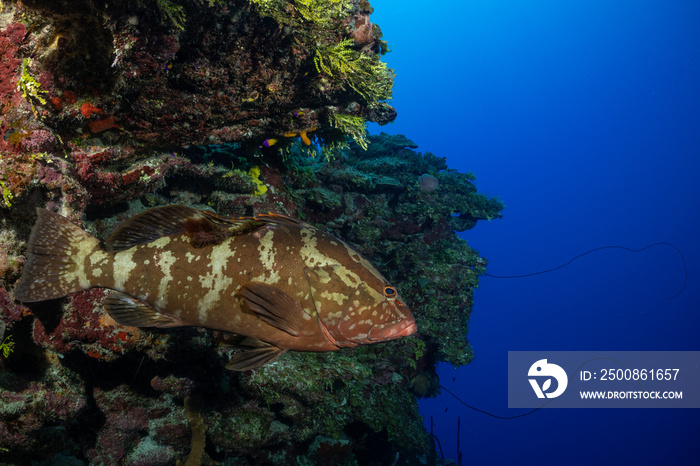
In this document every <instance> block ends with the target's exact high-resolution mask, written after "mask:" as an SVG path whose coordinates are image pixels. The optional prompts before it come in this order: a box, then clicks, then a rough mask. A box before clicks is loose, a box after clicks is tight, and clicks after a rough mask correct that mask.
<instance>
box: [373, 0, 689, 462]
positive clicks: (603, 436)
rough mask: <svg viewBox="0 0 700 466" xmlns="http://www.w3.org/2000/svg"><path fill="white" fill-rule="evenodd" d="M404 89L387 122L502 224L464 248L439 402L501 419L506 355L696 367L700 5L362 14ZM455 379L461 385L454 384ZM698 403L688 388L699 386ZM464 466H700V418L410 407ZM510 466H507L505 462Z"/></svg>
mask: <svg viewBox="0 0 700 466" xmlns="http://www.w3.org/2000/svg"><path fill="white" fill-rule="evenodd" d="M372 5H373V6H374V8H375V12H374V14H373V15H372V20H373V22H375V23H377V24H379V25H380V26H381V28H382V30H383V32H384V35H385V38H386V39H387V40H388V42H389V46H390V48H391V49H392V50H393V51H392V53H390V54H388V55H387V56H386V57H385V59H386V60H387V61H388V63H389V64H390V66H392V67H393V68H394V69H395V70H396V72H397V78H396V85H395V94H394V101H393V104H394V105H395V106H396V108H397V109H398V112H399V117H398V118H397V120H396V122H395V123H394V124H392V125H390V126H385V127H382V128H379V127H377V126H376V125H375V126H372V127H371V131H372V132H373V133H376V132H378V131H386V132H389V133H391V134H395V133H400V134H405V135H406V136H408V137H409V138H410V139H412V140H413V141H415V142H416V143H417V144H419V146H420V147H419V150H421V151H430V152H433V153H435V154H437V155H439V156H444V157H447V158H448V163H449V165H450V166H451V167H452V168H456V169H459V170H460V171H469V172H472V173H474V174H475V175H476V177H477V186H478V188H479V190H480V191H481V192H483V193H487V194H490V195H497V196H499V197H500V198H501V199H502V200H503V201H504V202H505V204H506V205H507V208H506V209H505V210H504V212H503V215H504V217H503V219H500V220H494V221H491V222H480V223H479V224H478V225H477V226H476V227H475V228H474V229H473V230H471V231H468V232H465V233H464V234H462V237H463V238H464V239H465V240H466V241H467V242H468V243H469V245H470V246H471V247H473V248H475V249H477V250H478V251H479V252H480V254H481V255H482V256H484V257H485V258H487V259H488V260H489V267H488V270H489V272H490V273H492V274H499V275H509V274H519V273H528V272H533V271H537V270H540V269H547V268H550V267H553V266H557V265H559V264H561V263H563V262H566V261H567V260H569V259H570V258H571V257H573V256H575V255H577V254H579V253H581V252H584V251H586V250H588V249H591V248H595V247H599V246H605V245H611V244H618V245H623V246H626V247H630V248H641V247H643V246H646V245H648V244H650V243H654V242H657V241H668V242H671V243H673V244H675V245H677V246H678V247H679V248H680V249H681V250H682V251H683V253H684V255H685V259H686V261H687V265H688V283H687V285H686V288H685V291H684V292H683V293H682V294H681V295H680V296H678V297H677V298H675V299H673V300H669V299H668V298H669V297H670V296H672V295H673V294H674V293H676V291H677V290H678V289H679V287H680V286H681V284H682V282H683V277H684V275H683V269H682V263H681V261H680V259H679V256H678V254H677V253H676V252H675V251H674V250H673V249H671V248H668V247H663V246H661V247H655V248H652V249H650V250H647V251H645V252H641V253H637V254H633V253H628V252H624V251H618V250H607V251H601V252H598V253H595V254H590V255H588V256H586V257H584V258H582V259H579V260H578V261H576V262H574V263H573V264H571V265H570V266H568V267H566V268H564V269H562V270H560V271H557V272H553V273H549V274H545V275H540V276H537V277H532V278H524V279H513V280H504V279H493V278H488V277H482V280H481V286H480V288H479V289H478V290H477V291H476V295H475V304H474V312H473V315H472V319H471V323H470V332H469V335H468V337H469V340H470V341H471V343H472V345H473V347H474V351H475V354H476V356H475V359H474V362H473V363H472V364H469V365H467V366H466V367H463V368H460V369H458V370H455V369H453V368H452V367H450V366H448V365H442V366H440V367H439V374H440V378H441V382H442V384H443V385H444V386H445V387H447V388H448V389H450V390H451V391H453V392H454V393H456V394H458V396H460V397H461V398H463V399H464V400H465V401H466V402H467V403H470V404H472V405H474V406H477V407H479V408H481V409H484V410H488V411H490V412H493V413H495V414H498V415H502V416H510V415H514V414H518V413H520V412H524V411H526V410H515V409H508V408H507V392H506V388H507V374H506V370H507V366H506V361H507V352H508V351H509V350H700V291H699V290H698V288H699V287H698V261H699V260H700V248H699V247H698V239H699V238H700V235H699V234H698V227H699V226H700V182H699V180H700V157H698V156H699V155H700V2H697V1H690V0H688V1H680V0H677V1H662V0H658V1H646V0H634V1H619V0H585V1H583V0H567V1H560V0H557V1H544V0H537V1H524V0H519V1H506V0H478V1H477V0H461V1H458V0H443V1H434V2H425V1H417V0H373V1H372ZM453 378H454V381H453ZM698 390H700V387H698ZM421 410H422V412H423V414H424V416H425V419H426V421H428V420H429V418H430V416H431V415H432V416H433V417H434V420H435V433H436V434H437V436H438V437H439V438H440V439H441V441H442V446H443V449H444V452H445V456H446V457H450V458H453V459H456V456H457V455H456V454H457V439H456V433H457V432H456V431H457V417H458V416H459V417H461V424H462V429H461V432H462V435H461V450H462V452H463V455H464V461H463V463H464V464H465V465H466V464H469V465H481V464H506V463H512V464H523V463H525V464H538V465H539V466H542V465H549V464H638V465H639V464H700V410H696V409H685V410H683V409H645V410H639V409H638V410H629V409H578V410H576V409H543V410H540V411H538V412H536V413H534V414H532V415H530V416H526V417H524V418H520V419H515V420H498V419H493V418H490V417H488V416H485V415H483V414H480V413H477V412H475V411H471V410H469V409H467V408H465V407H463V406H461V405H459V404H458V403H457V402H456V401H455V400H454V399H453V398H452V397H450V396H449V395H448V394H446V393H444V392H443V394H442V395H441V396H440V397H438V398H434V399H429V400H422V401H421ZM515 462H517V463H515Z"/></svg>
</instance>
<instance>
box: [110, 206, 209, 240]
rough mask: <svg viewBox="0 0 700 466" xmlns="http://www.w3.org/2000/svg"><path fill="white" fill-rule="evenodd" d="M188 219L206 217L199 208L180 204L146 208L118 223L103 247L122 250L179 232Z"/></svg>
mask: <svg viewBox="0 0 700 466" xmlns="http://www.w3.org/2000/svg"><path fill="white" fill-rule="evenodd" d="M188 220H189V221H193V222H198V221H201V220H206V217H205V216H204V214H203V213H202V212H201V211H200V210H197V209H193V208H192V207H186V206H181V205H169V206H164V207H154V208H152V209H148V210H147V211H145V212H141V213H140V214H138V215H135V216H134V217H132V218H130V219H129V220H127V221H125V222H124V223H122V224H121V225H119V226H118V227H117V229H116V230H114V231H113V232H112V234H111V235H109V237H108V238H107V239H106V240H105V249H106V250H108V251H123V250H125V249H129V248H131V247H134V246H136V245H139V244H146V243H150V242H151V241H155V240H157V239H158V238H160V237H162V236H169V235H177V234H180V233H182V232H183V231H184V229H185V224H186V222H187V221H188Z"/></svg>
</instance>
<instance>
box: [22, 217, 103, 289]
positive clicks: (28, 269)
mask: <svg viewBox="0 0 700 466" xmlns="http://www.w3.org/2000/svg"><path fill="white" fill-rule="evenodd" d="M36 213H37V220H36V223H35V224H34V227H33V228H32V233H31V234H30V235H29V243H28V246H27V262H26V263H25V264H24V270H23V271H22V278H21V279H20V281H19V283H18V284H17V287H16V288H15V298H17V299H18V300H19V301H22V302H25V303H29V302H35V301H44V300H47V299H55V298H60V297H62V296H66V295H69V294H71V293H75V292H76V291H81V290H85V289H88V288H90V287H91V284H90V283H89V282H88V279H87V277H86V273H85V266H84V263H85V259H86V257H88V255H90V254H91V253H92V252H94V251H95V250H97V249H99V248H100V242H99V240H98V239H97V238H95V237H94V236H92V235H90V234H89V233H88V232H86V231H83V230H82V229H81V228H80V227H78V226H77V225H74V224H73V223H71V222H70V221H69V220H68V219H66V218H64V217H62V216H60V215H59V214H56V213H53V212H51V211H48V210H46V209H42V208H37V209H36Z"/></svg>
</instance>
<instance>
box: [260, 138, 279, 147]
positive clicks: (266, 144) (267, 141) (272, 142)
mask: <svg viewBox="0 0 700 466" xmlns="http://www.w3.org/2000/svg"><path fill="white" fill-rule="evenodd" d="M275 144H277V139H273V138H267V139H265V140H264V141H263V143H262V145H263V146H264V147H272V146H274V145H275Z"/></svg>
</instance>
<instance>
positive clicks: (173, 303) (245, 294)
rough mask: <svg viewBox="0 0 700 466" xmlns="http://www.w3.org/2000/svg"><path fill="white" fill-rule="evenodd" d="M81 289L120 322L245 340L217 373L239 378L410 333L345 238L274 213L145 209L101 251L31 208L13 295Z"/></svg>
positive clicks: (400, 308) (390, 295)
mask: <svg viewBox="0 0 700 466" xmlns="http://www.w3.org/2000/svg"><path fill="white" fill-rule="evenodd" d="M91 287H105V288H110V289H113V290H115V291H116V293H114V294H112V295H110V296H108V297H107V298H106V299H105V301H104V305H105V308H106V310H107V312H108V313H109V314H110V316H112V317H113V318H114V319H115V320H116V321H117V322H118V323H120V324H122V325H127V326H137V327H174V326H181V325H191V326H201V327H207V328H211V329H216V330H221V331H225V332H230V333H235V334H238V335H241V336H242V337H243V339H242V341H241V342H240V343H241V345H242V347H244V348H245V350H243V351H241V352H239V353H237V354H236V355H235V356H234V358H233V359H232V360H231V362H230V363H229V365H228V366H227V367H228V368H230V369H233V370H248V369H252V368H255V367H258V366H260V365H263V364H266V363H269V362H271V361H273V360H274V359H276V358H277V357H278V356H280V355H281V354H282V353H284V352H285V351H287V350H293V351H334V350H337V349H338V348H342V347H348V346H356V345H361V344H368V343H374V342H380V341H386V340H391V339H395V338H399V337H403V336H408V335H411V334H413V333H415V331H416V325H415V321H414V319H413V316H412V315H411V311H410V310H409V309H408V307H407V306H406V305H405V304H404V302H403V300H402V299H401V297H400V296H399V294H398V292H397V290H396V288H394V287H393V286H392V285H390V284H389V283H387V281H386V279H384V277H383V276H382V275H381V274H380V273H379V271H378V270H377V269H376V268H375V267H374V266H372V264H370V263H369V262H368V261H367V260H366V259H365V258H364V257H362V256H361V255H360V254H359V253H358V252H357V251H355V250H353V249H352V248H351V247H350V246H348V245H347V244H345V243H344V242H343V241H341V240H339V239H337V238H335V237H333V236H331V235H329V234H327V233H324V232H322V231H320V230H317V229H316V228H314V227H312V226H311V225H308V224H306V223H303V222H301V221H298V220H296V219H293V218H291V217H286V216H283V215H277V214H268V215H258V216H255V217H241V218H230V217H220V216H217V215H216V214H214V213H211V212H205V211H200V210H197V209H193V208H190V207H185V206H166V207H157V208H153V209H149V210H147V211H145V212H143V213H141V214H138V215H136V216H135V217H133V218H131V219H130V220H127V221H126V222H124V223H123V224H122V225H121V226H120V227H118V228H117V229H116V230H115V231H114V232H113V233H112V234H111V235H110V236H109V237H108V238H107V240H106V241H105V246H104V248H103V247H101V246H100V242H99V241H98V240H97V239H96V238H94V237H93V236H91V235H90V234H88V233H87V232H85V231H83V230H82V229H81V228H79V227H78V226H76V225H74V224H73V223H71V222H70V221H68V220H67V219H65V218H63V217H62V216H60V215H58V214H55V213H53V212H50V211H48V210H46V209H40V208H39V209H37V221H36V223H35V225H34V227H33V229H32V232H31V235H30V237H29V241H28V253H27V263H26V264H25V266H24V270H23V273H22V278H21V280H20V281H19V283H18V284H17V287H16V289H15V296H16V297H17V299H18V300H20V301H23V302H34V301H43V300H47V299H54V298H59V297H62V296H66V295H68V294H71V293H75V292H77V291H81V290H85V289H88V288H91Z"/></svg>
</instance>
